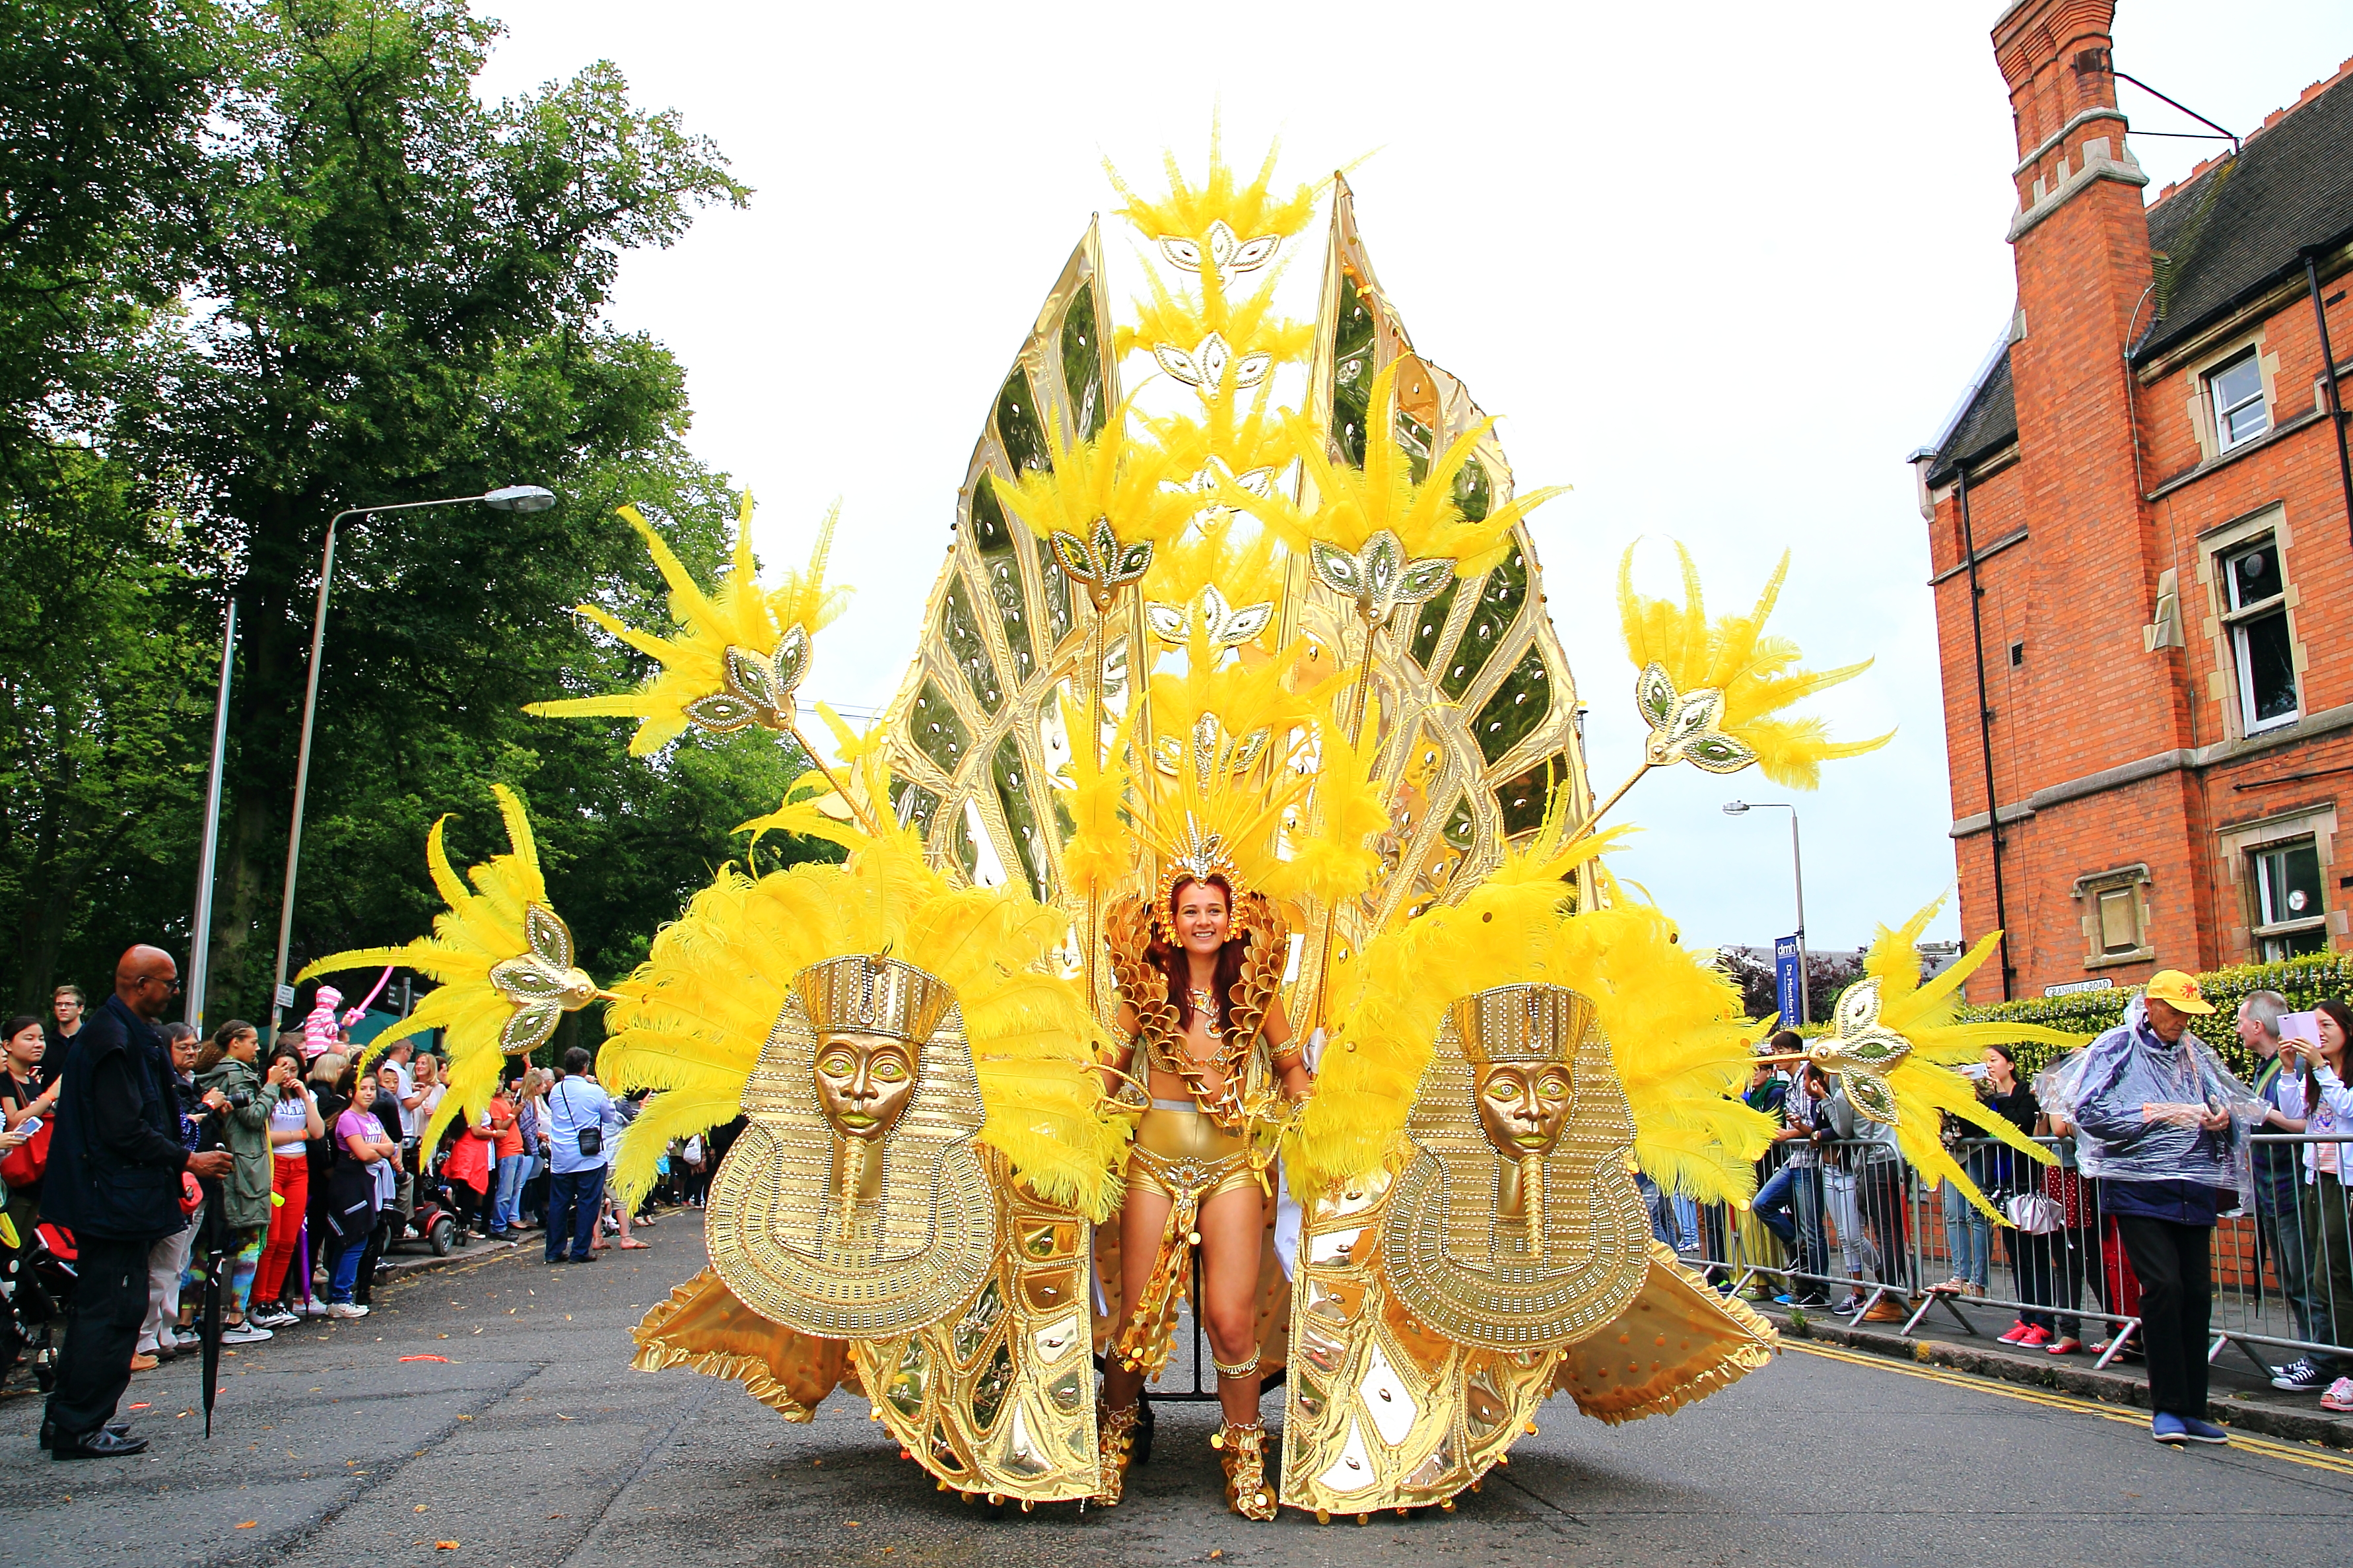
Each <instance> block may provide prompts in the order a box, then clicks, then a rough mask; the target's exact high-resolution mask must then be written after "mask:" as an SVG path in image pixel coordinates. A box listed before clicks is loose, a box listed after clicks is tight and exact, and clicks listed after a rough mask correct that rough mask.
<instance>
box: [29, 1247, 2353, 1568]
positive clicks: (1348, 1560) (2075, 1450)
mask: <svg viewBox="0 0 2353 1568" xmlns="http://www.w3.org/2000/svg"><path fill="white" fill-rule="evenodd" d="M644 1235H645V1236H646V1238H647V1239H649V1241H651V1242H652V1244H653V1245H652V1247H651V1248H650V1249H649V1250H647V1251H644V1252H632V1253H609V1252H608V1253H607V1254H605V1255H604V1256H603V1257H602V1258H601V1259H600V1260H599V1261H597V1262H595V1263H591V1264H586V1265H566V1266H563V1267H558V1268H549V1267H546V1266H545V1265H543V1263H541V1262H540V1260H539V1256H538V1251H537V1248H536V1247H525V1248H521V1249H517V1248H501V1249H498V1250H495V1251H485V1250H484V1249H482V1248H481V1247H475V1248H473V1249H470V1251H468V1252H463V1253H459V1254H458V1255H456V1256H455V1257H453V1258H450V1259H449V1260H448V1261H447V1262H446V1263H444V1264H442V1265H440V1266H438V1267H436V1268H420V1269H414V1270H410V1271H408V1272H407V1273H406V1276H405V1277H404V1278H402V1279H398V1280H396V1281H395V1282H393V1283H390V1284H387V1285H386V1286H385V1287H384V1288H382V1289H379V1290H378V1291H377V1293H376V1303H377V1306H376V1310H375V1313H374V1314H372V1315H371V1316H369V1317H368V1318H365V1319H363V1320H360V1321H352V1322H343V1323H333V1324H323V1323H322V1324H317V1325H308V1326H305V1327H303V1328H301V1329H297V1330H293V1331H288V1332H286V1333H282V1334H280V1336H279V1337H278V1338H277V1339H275V1340H273V1341H271V1342H269V1343H267V1344H262V1345H256V1346H251V1347H248V1348H247V1349H245V1350H243V1351H241V1352H236V1353H234V1354H231V1355H229V1356H227V1358H225V1359H224V1362H223V1375H222V1378H221V1388H222V1393H221V1394H220V1396H219V1406H218V1411H217V1415H216V1427H215V1433H214V1436H213V1437H212V1439H211V1440H210V1442H209V1443H207V1442H206V1440H205V1439H204V1437H203V1435H202V1426H201V1420H202V1418H201V1416H200V1415H198V1414H196V1413H195V1401H196V1395H197V1394H198V1392H199V1391H198V1388H197V1384H196V1369H195V1362H194V1358H192V1357H189V1358H181V1359H179V1360H175V1361H173V1362H168V1363H165V1364H164V1367H163V1368H162V1369H161V1370H159V1371H157V1372H153V1373H144V1374H142V1375H141V1376H140V1377H138V1378H137V1379H135V1380H134V1382H133V1383H132V1393H131V1394H130V1395H129V1396H128V1403H129V1404H130V1405H133V1406H144V1408H132V1409H130V1410H128V1412H127V1414H128V1415H130V1417H131V1419H132V1421H133V1422H134V1423H135V1424H136V1425H137V1426H139V1427H140V1428H141V1429H142V1430H145V1431H148V1432H151V1433H153V1434H154V1436H155V1437H156V1442H155V1445H154V1447H153V1448H152V1449H151V1450H150V1451H149V1452H148V1453H147V1454H145V1455H142V1456H141V1457H139V1458H133V1459H128V1460H120V1461H100V1462H90V1463H82V1464H74V1465H60V1464H54V1463H51V1462H50V1461H49V1460H48V1459H47V1458H46V1457H45V1456H43V1455H42V1454H40V1453H39V1452H38V1451H37V1448H36V1447H35V1443H34V1438H35V1432H36V1428H37V1426H38V1422H39V1407H38V1403H37V1399H36V1398H35V1397H33V1396H30V1395H26V1394H18V1395H16V1396H14V1397H0V1465H5V1467H7V1469H8V1472H9V1475H10V1484H9V1485H8V1486H6V1487H5V1488H0V1563H40V1564H44V1565H49V1564H55V1565H64V1564H73V1565H74V1568H116V1565H125V1568H127V1565H132V1564H136V1565H140V1568H149V1565H153V1568H198V1565H210V1564H261V1563H267V1564H269V1565H270V1568H311V1565H320V1568H326V1565H334V1568H343V1565H345V1564H363V1563H364V1564H409V1563H417V1564H423V1563H437V1564H452V1565H454V1564H459V1563H484V1564H523V1565H533V1568H537V1565H543V1564H544V1565H554V1564H563V1565H565V1568H604V1565H607V1564H654V1563H659V1564H661V1565H663V1568H674V1565H676V1564H680V1563H692V1564H696V1565H697V1568H702V1565H709V1568H733V1565H736V1564H744V1565H747V1568H749V1565H754V1564H756V1565H761V1568H765V1565H768V1564H775V1563H860V1564H883V1565H889V1568H901V1565H909V1564H923V1565H931V1564H938V1565H942V1568H947V1565H957V1568H961V1565H964V1564H976V1563H988V1564H997V1563H1006V1564H1021V1565H1024V1568H1026V1565H1028V1564H1032V1563H1036V1564H1084V1565H1095V1564H1103V1565H1106V1568H1108V1565H1112V1564H1118V1565H1120V1568H1143V1565H1149V1564H1158V1563H1195V1562H1204V1561H1218V1562H1222V1563H1232V1564H1238V1565H1242V1564H1246V1565H1250V1568H1257V1565H1260V1564H1293V1563H1296V1564H1340V1563H1345V1564H1350V1565H1352V1568H1353V1565H1384V1564H1401V1563H1413V1564H1417V1565H1428V1564H1434V1563H1451V1562H1460V1563H1481V1564H1484V1563H1490V1562H1497V1563H1502V1562H1513V1563H1517V1562H1541V1563H1609V1564H1611V1565H1613V1568H1617V1565H1637V1568H1648V1565H1651V1564H1659V1565H1665V1564H1673V1565H1675V1568H1697V1565H1704V1564H1717V1563H1725V1564H1731V1563H1738V1564H1744V1565H1746V1564H1751V1563H1774V1562H1784V1563H1796V1562H1803V1563H1806V1564H1807V1565H1808V1568H1840V1565H1844V1564H1855V1565H1866V1564H1867V1565H1876V1564H1889V1565H1891V1568H1892V1565H1896V1564H1902V1565H1904V1568H1913V1565H1915V1564H1918V1563H1923V1562H1928V1563H1937V1564H1940V1565H1954V1564H1979V1563H1983V1564H1988V1565H1992V1564H2000V1568H2015V1565H2016V1564H2019V1563H2036V1564H2073V1563H2134V1564H2136V1568H2147V1565H2153V1564H2167V1563H2200V1564H2206V1563H2231V1562H2243V1561H2250V1560H2253V1559H2256V1558H2258V1557H2262V1558H2266V1559H2270V1560H2273V1561H2277V1562H2281V1563H2296V1562H2305V1563H2319V1562H2334V1561H2341V1560H2342V1558H2343V1556H2344V1542H2345V1541H2346V1540H2347V1539H2348V1532H2353V1457H2348V1456H2347V1455H2346V1454H2343V1453H2341V1452H2337V1451H2334V1450H2331V1449H2328V1448H2326V1447H2320V1446H2317V1445H2313V1444H2306V1443H2294V1442H2285V1441H2281V1440H2278V1439H2275V1438H2271V1437H2265V1436H2254V1435H2246V1436H2242V1437H2241V1438H2240V1440H2239V1442H2238V1443H2237V1444H2236V1445H2234V1446H2233V1447H2229V1448H2196V1449H2190V1450H2187V1451H2181V1450H2176V1449H2172V1448H2168V1447H2161V1446H2159V1445H2158V1444H2156V1443H2153V1442H2151V1441H2150V1440H2149V1437H2148V1434H2147V1420H2146V1417H2145V1416H2143V1415H2139V1414H2138V1413H2137V1412H2133V1411H2131V1410H2128V1409H2125V1408H2121V1407H2118V1406H2116V1405H2102V1404H2099V1403H2095V1402H2093V1401H2090V1400H2085V1399H2080V1398H2076V1397H2073V1396H2070V1395H2067V1394H2062V1393H2059V1392H2057V1391H2053V1390H2050V1389H2033V1388H2026V1387H2021V1386H2019V1385H2015V1384H2005V1383H2001V1382H1997V1381H1989V1380H1984V1379H1979V1378H1976V1377H1971V1376H1968V1375H1966V1374H1964V1373H1960V1372H1957V1371H1954V1370H1951V1369H1947V1368H1939V1367H1930V1366H1920V1365H1912V1364H1905V1363H1899V1362H1896V1361H1892V1360H1888V1359H1884V1358H1882V1357H1879V1356H1876V1355H1873V1354H1870V1353H1867V1352H1860V1351H1856V1350H1852V1349H1850V1348H1846V1347H1843V1346H1837V1345H1830V1344H1823V1343H1819V1342H1809V1341H1804V1340H1793V1341H1792V1342H1791V1349H1790V1350H1789V1351H1788V1352H1787V1353H1785V1354H1784V1355H1782V1356H1781V1357H1779V1358H1778V1360H1777V1361H1776V1362H1775V1363H1774V1364H1773V1365H1771V1366H1768V1367H1767V1368H1765V1369H1764V1370H1762V1371H1760V1372H1758V1373H1756V1374H1754V1375H1753V1376H1751V1377H1749V1378H1748V1379H1746V1381H1744V1382H1742V1383H1740V1384H1736V1386H1734V1387H1733V1388H1730V1389H1728V1390H1726V1391H1725V1392H1723V1393H1721V1394H1716V1395H1715V1396H1714V1397H1713V1398H1710V1399H1708V1400H1706V1401H1704V1402H1703V1403H1701V1404H1699V1405H1694V1406H1693V1407H1691V1408H1689V1409H1687V1410H1684V1411H1682V1412H1680V1413H1678V1414H1677V1415H1672V1416H1669V1417H1664V1418H1653V1419H1651V1420H1648V1421H1642V1422H1638V1423H1635V1424H1633V1425H1631V1426H1624V1427H1609V1426H1602V1425H1600V1424H1599V1423H1596V1422H1591V1421H1587V1420H1584V1419H1582V1418H1580V1417H1579V1416H1577V1414H1576V1413H1575V1411H1574V1410H1573V1409H1572V1408H1570V1407H1569V1406H1567V1405H1565V1404H1561V1405H1552V1406H1548V1407H1547V1409H1546V1412H1545V1413H1544V1414H1543V1415H1541V1416H1540V1418H1539V1426H1540V1428H1541V1430H1540V1432H1539V1434H1538V1435H1537V1436H1533V1437H1528V1438H1525V1439H1523V1440H1522V1441H1521V1442H1520V1444H1519V1445H1518V1446H1517V1447H1516V1448H1515V1449H1514V1452H1513V1457H1512V1463H1511V1464H1510V1466H1509V1467H1508V1468H1504V1469H1501V1470H1498V1471H1497V1472H1495V1473H1494V1474H1493V1476H1491V1478H1490V1479H1489V1480H1488V1482H1487V1484H1486V1486H1485V1488H1484V1489H1483V1490H1482V1491H1481V1492H1480V1493H1478V1494H1476V1495H1471V1496H1466V1497H1464V1498H1463V1499H1462V1500H1461V1506H1460V1507H1459V1508H1458V1509H1457V1510H1455V1511H1454V1512H1452V1513H1451V1514H1450V1513H1440V1512H1434V1511H1430V1512H1424V1513H1420V1514H1417V1515H1415V1516H1413V1517H1411V1518H1406V1519H1400V1518H1397V1517H1395V1516H1391V1515H1383V1516H1380V1517H1378V1518H1377V1519H1375V1520H1374V1521H1372V1522H1371V1523H1369V1524H1367V1525H1364V1526H1358V1525H1356V1524H1353V1523H1335V1524H1332V1525H1329V1526H1318V1525H1316V1524H1315V1523H1314V1521H1312V1520H1311V1519H1309V1518H1307V1517H1306V1516H1303V1515H1298V1514H1290V1513H1286V1515H1285V1517H1284V1518H1283V1519H1282V1521H1278V1522H1276V1523H1273V1524H1254V1523H1250V1522H1247V1521H1240V1520H1236V1519H1234V1518H1233V1517H1232V1516H1230V1515H1229V1514H1227V1513H1226V1512H1225V1511H1224V1510H1223V1509H1222V1507H1221V1504H1220V1502H1219V1492H1218V1475H1217V1468H1216V1465H1215V1463H1214V1458H1213V1456H1212V1454H1211V1452H1210V1450H1209V1449H1208V1446H1207V1439H1208V1433H1209V1430H1210V1423H1211V1419H1212V1417H1211V1414H1210V1411H1209V1409H1208V1408H1207V1407H1204V1406H1198V1405H1194V1406H1187V1405H1170V1406H1164V1407H1163V1413H1162V1417H1161V1420H1160V1425H1159V1436H1158V1445H1157V1448H1158V1451H1157V1452H1156V1453H1155V1456H1154V1458H1153V1460H1152V1462H1151V1463H1150V1464H1149V1465H1148V1466H1146V1467H1145V1468H1141V1469H1139V1470H1138V1471H1136V1472H1135V1474H1134V1479H1132V1480H1131V1482H1130V1488H1129V1493H1128V1500H1127V1501H1126V1502H1125V1503H1124V1504H1122V1505H1121V1506H1120V1507H1119V1508H1117V1509H1110V1510H1105V1509H1086V1510H1081V1509H1079V1508H1077V1507H1075V1506H1068V1505H1065V1506H1057V1507H1051V1508H1040V1509H1039V1510H1037V1511H1036V1512H1034V1513H1030V1514H1023V1513H1022V1512H1020V1511H1019V1510H1018V1509H1007V1510H992V1509H989V1508H988V1507H987V1506H986V1505H985V1504H984V1505H965V1504H963V1503H961V1502H959V1501H958V1500H957V1499H956V1498H955V1495H954V1494H952V1493H942V1492H939V1491H937V1490H935V1489H934V1488H933V1485H932V1483H931V1481H930V1479H929V1478H928V1477H926V1476H925V1475H924V1474H923V1471H922V1470H921V1469H919V1468H917V1467H916V1466H914V1465H913V1464H912V1463H909V1462H907V1461H904V1460H902V1459H901V1458H899V1457H898V1450H897V1448H896V1447H894V1446H893V1445H892V1444H891V1443H890V1442H889V1441H888V1439H887V1438H885V1437H884V1436H882V1434H881V1431H880V1429H879V1428H878V1427H876V1426H874V1425H873V1424H872V1423H871V1421H870V1420H869V1418H868V1415H867V1410H866V1405H865V1403H864V1401H862V1400H860V1399H856V1398H853V1397H849V1396H844V1395H839V1394H837V1395H836V1396H835V1397H834V1398H833V1399H831V1400H829V1401H828V1403H827V1404H826V1405H825V1406H824V1407H823V1408H822V1409H821V1410H820V1411H819V1412H818V1419H817V1420H816V1421H815V1422H814V1423H813V1424H811V1425H809V1426H793V1425H790V1424H788V1423H786V1422H785V1421H783V1420H781V1419H780V1418H778V1417H777V1416H776V1415H775V1414H774V1413H773V1412H771V1411H769V1410H768V1409H766V1408H765V1406H763V1405H758V1404H756V1403H754V1401H753V1400H751V1399H750V1398H749V1397H747V1396H746V1395H745V1394H744V1393H743V1392H742V1391H741V1389H739V1388H738V1387H737V1386H736V1385H735V1384H730V1383H722V1382H718V1381H715V1380H713V1379H710V1378H705V1377H701V1376H697V1375H695V1374H693V1373H688V1372H684V1371H675V1372H670V1373H659V1374H647V1373H638V1372H633V1371H631V1370H630V1369H629V1368H628V1356H629V1353H630V1345H629V1340H628V1327H629V1325H631V1324H632V1323H634V1322H635V1321H637V1320H638V1317H639V1316H640V1315H641V1314H642V1313H643V1312H644V1310H646V1308H648V1307H649V1306H650V1305H651V1304H652V1303H653V1302H655V1301H658V1300H660V1299H661V1298H662V1296H663V1295H664V1294H665V1293H666V1292H667V1291H668V1290H669V1289H670V1287H671V1286H673V1285H675V1284H677V1283H679V1282H680V1281H681V1280H683V1279H687V1278H689V1277H690V1276H691V1275H692V1274H693V1273H694V1272H695V1271H696V1269H697V1268H700V1267H701V1265H702V1247H701V1238H700V1237H699V1235H698V1234H697V1232H696V1230H695V1227H694V1216H692V1215H675V1214H672V1215H665V1216H664V1217H663V1222H662V1224H661V1225H660V1226H659V1228H658V1229H656V1230H653V1231H649V1232H646V1233H644ZM1269 1410H1270V1414H1273V1415H1278V1416H1279V1408H1278V1402H1277V1401H1275V1400H1270V1404H1269Z"/></svg>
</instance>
